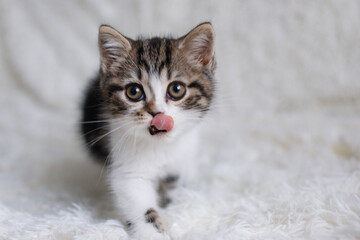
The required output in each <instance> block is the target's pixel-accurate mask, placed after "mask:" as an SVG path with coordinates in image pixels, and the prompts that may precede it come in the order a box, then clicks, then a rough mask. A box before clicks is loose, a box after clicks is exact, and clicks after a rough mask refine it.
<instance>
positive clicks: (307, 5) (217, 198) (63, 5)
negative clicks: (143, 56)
mask: <svg viewBox="0 0 360 240" xmlns="http://www.w3.org/2000/svg"><path fill="white" fill-rule="evenodd" d="M204 20H211V21H212V22H213V25H214V28H215V31H216V33H217V44H216V49H217V59H218V72H217V79H218V81H219V84H218V86H219V98H220V99H221V101H219V103H218V104H217V105H216V110H214V112H213V113H212V114H211V116H209V120H208V121H207V124H206V128H205V131H204V138H203V139H202V142H203V144H202V149H201V157H200V158H199V161H201V162H202V165H201V169H200V171H199V175H198V177H197V179H196V181H195V182H193V183H192V184H190V185H189V186H187V187H182V188H179V189H177V190H176V192H175V193H174V195H176V198H175V200H174V202H173V203H172V204H171V205H170V206H169V207H168V209H167V210H166V211H164V216H165V217H166V220H167V224H168V226H169V229H170V232H171V234H172V235H173V237H174V239H360V79H359V76H360V4H359V1H355V0H354V1H352V0H349V1H346V0H345V1H336V0H334V1H330V0H328V1H276V0H275V1H265V0H264V1H236V0H234V1H221V2H220V1H206V0H204V1H191V0H186V1H183V0H178V1H165V0H158V1H153V2H150V1H146V0H143V1H142V0H138V1H130V0H129V1H112V0H106V1H95V0H89V1H55V0H54V1H45V0H44V1H27V0H23V1H21V0H14V1H13V0H1V1H0V86H1V87H0V108H1V117H0V239H96V240H99V239H100V240H101V239H128V235H127V233H126V232H125V230H124V228H123V226H122V225H121V224H120V222H119V220H118V216H117V215H116V211H114V209H113V203H112V200H111V197H110V194H109V193H108V190H107V187H106V184H104V182H105V181H104V178H105V176H106V172H105V171H102V168H101V166H98V165H97V164H95V163H94V162H92V161H91V160H90V159H89V157H88V156H87V155H86V153H85V150H84V146H83V144H82V142H81V141H80V137H79V133H78V129H77V125H76V124H77V123H76V122H77V120H78V119H79V111H78V106H79V103H80V99H81V95H82V89H83V88H84V86H85V85H86V82H87V80H88V79H89V78H91V77H92V76H94V75H95V74H96V72H97V69H98V65H99V62H98V52H97V43H96V41H97V29H98V26H99V25H100V24H101V23H107V24H111V25H114V26H115V27H116V28H117V29H119V30H120V31H121V32H123V33H124V34H127V35H128V36H130V37H135V36H137V35H138V34H140V33H141V34H143V35H145V36H147V35H154V34H159V33H160V34H163V35H166V34H168V33H174V34H175V35H176V36H180V35H182V34H184V33H186V32H187V31H188V30H190V28H192V27H193V26H195V25H197V24H198V23H200V22H201V21H204Z"/></svg>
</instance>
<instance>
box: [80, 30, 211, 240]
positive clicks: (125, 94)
mask: <svg viewBox="0 0 360 240" xmlns="http://www.w3.org/2000/svg"><path fill="white" fill-rule="evenodd" d="M214 38H215V36H214V31H213V28H212V26H211V24H210V23H202V24H200V25H198V26H197V27H195V28H194V29H193V30H191V31H190V32H189V33H188V34H187V35H185V36H184V37H181V38H179V39H170V38H158V37H155V38H151V39H140V40H137V41H134V40H132V39H130V38H127V37H125V36H123V35H122V34H120V33H119V32H117V31H116V30H115V29H114V28H112V27H110V26H106V25H102V26H101V27H100V29H99V50H100V57H101V67H100V75H99V77H98V78H97V79H96V80H95V82H94V83H91V85H90V86H89V87H88V90H87V93H86V98H85V102H84V104H83V121H82V122H81V127H82V133H83V136H85V140H86V143H87V144H88V145H89V146H90V150H91V152H92V153H95V155H96V156H100V157H101V158H102V159H106V161H107V162H110V164H109V165H108V167H109V172H110V174H109V182H110V186H111V190H112V191H113V193H114V195H115V204H116V206H117V208H118V209H119V212H120V214H121V219H122V221H123V222H124V223H126V225H127V227H128V230H129V231H130V232H131V234H132V236H134V237H135V238H136V239H169V235H168V233H167V229H166V224H165V222H164V220H163V219H162V217H161V215H160V214H159V211H160V209H159V206H165V203H164V202H163V201H164V196H166V198H167V199H168V201H169V197H168V196H167V195H168V194H167V193H166V192H165V190H166V189H167V188H164V184H163V183H161V181H162V179H164V178H165V179H166V178H169V177H168V176H174V175H176V176H179V175H180V177H181V176H182V175H184V173H186V172H188V171H189V170H188V169H194V168H195V166H194V165H193V164H191V163H195V162H196V160H197V159H196V156H195V155H194V153H195V151H196V150H197V145H198V144H197V141H198V136H197V135H198V134H197V132H198V131H199V130H198V128H199V126H198V125H199V123H200V122H201V121H202V120H203V118H204V115H205V113H206V112H207V111H209V109H210V107H211V101H212V98H213V95H214V85H215V80H214V77H213V76H214V71H215V65H216V63H215V57H214V45H215V44H214V41H215V39H214ZM156 119H159V120H156ZM166 120H168V121H170V122H169V124H170V125H171V128H169V130H166V129H157V127H161V126H162V125H163V124H161V125H156V124H155V122H156V121H160V122H163V123H165V122H166ZM160 122H159V123H160ZM170 125H169V126H170ZM173 125H174V126H173ZM107 150H108V151H107ZM182 168H183V169H184V170H185V171H184V173H182V172H181V169H182ZM157 190H160V191H159V193H161V195H157V193H158V191H157Z"/></svg>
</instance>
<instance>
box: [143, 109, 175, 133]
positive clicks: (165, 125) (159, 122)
mask: <svg viewBox="0 0 360 240" xmlns="http://www.w3.org/2000/svg"><path fill="white" fill-rule="evenodd" d="M173 127H174V119H173V118H172V117H171V116H169V115H165V114H164V113H159V114H156V115H155V116H154V118H153V119H152V120H151V122H150V127H149V132H150V134H151V135H155V134H158V133H164V132H170V131H171V129H172V128H173Z"/></svg>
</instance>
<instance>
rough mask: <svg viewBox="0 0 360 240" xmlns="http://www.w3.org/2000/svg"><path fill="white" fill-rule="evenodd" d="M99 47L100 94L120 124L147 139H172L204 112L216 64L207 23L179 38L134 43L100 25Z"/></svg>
mask: <svg viewBox="0 0 360 240" xmlns="http://www.w3.org/2000/svg"><path fill="white" fill-rule="evenodd" d="M99 49H100V56H101V68H100V87H101V91H102V94H103V98H104V100H105V102H106V103H107V109H108V112H109V114H110V115H111V118H113V119H118V120H119V126H120V125H121V124H123V126H125V128H129V129H130V128H131V129H134V130H136V134H138V135H139V134H141V135H142V136H143V137H147V138H152V139H154V138H159V137H161V138H165V139H172V138H174V137H175V136H177V135H179V134H183V133H184V132H186V131H188V130H190V129H191V128H192V127H193V124H195V123H197V122H199V121H200V119H201V118H202V117H203V116H204V114H205V113H206V112H207V111H208V110H209V107H210V104H211V100H212V98H213V91H214V79H213V75H214V70H215V65H216V63H215V58H214V31H213V28H212V26H211V24H210V23H203V24H200V25H198V26H197V27H195V28H194V29H193V30H191V31H190V32H189V33H188V34H186V35H185V36H183V37H181V38H178V39H170V38H157V37H156V38H151V39H139V40H132V39H130V38H128V37H125V36H124V35H122V34H120V33H119V32H118V31H116V30H115V29H114V28H112V27H110V26H107V25H102V26H101V27H100V29H99ZM126 124H128V125H126ZM115 127H116V126H115Z"/></svg>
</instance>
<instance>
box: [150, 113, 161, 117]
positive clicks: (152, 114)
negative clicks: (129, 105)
mask: <svg viewBox="0 0 360 240" xmlns="http://www.w3.org/2000/svg"><path fill="white" fill-rule="evenodd" d="M148 113H149V114H150V115H151V116H153V117H155V115H157V114H159V113H161V112H148Z"/></svg>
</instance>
